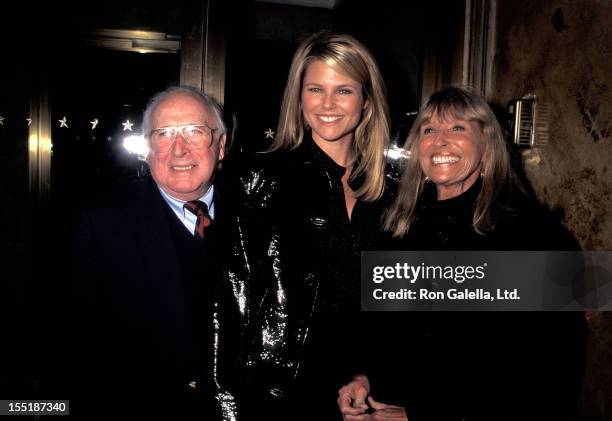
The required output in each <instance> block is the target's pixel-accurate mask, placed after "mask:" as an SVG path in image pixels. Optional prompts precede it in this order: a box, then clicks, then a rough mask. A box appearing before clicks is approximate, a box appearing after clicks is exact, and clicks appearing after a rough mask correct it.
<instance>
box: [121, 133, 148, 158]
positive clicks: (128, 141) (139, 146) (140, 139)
mask: <svg viewBox="0 0 612 421" xmlns="http://www.w3.org/2000/svg"><path fill="white" fill-rule="evenodd" d="M123 147H124V148H125V149H126V150H127V151H128V152H129V153H133V154H136V155H138V156H141V157H144V156H147V154H148V153H149V145H147V140H146V139H145V138H144V136H143V135H130V136H126V137H124V138H123Z"/></svg>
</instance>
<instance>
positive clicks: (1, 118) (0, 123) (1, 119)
mask: <svg viewBox="0 0 612 421" xmlns="http://www.w3.org/2000/svg"><path fill="white" fill-rule="evenodd" d="M4 120H5V118H4V117H2V116H1V115H0V126H4Z"/></svg>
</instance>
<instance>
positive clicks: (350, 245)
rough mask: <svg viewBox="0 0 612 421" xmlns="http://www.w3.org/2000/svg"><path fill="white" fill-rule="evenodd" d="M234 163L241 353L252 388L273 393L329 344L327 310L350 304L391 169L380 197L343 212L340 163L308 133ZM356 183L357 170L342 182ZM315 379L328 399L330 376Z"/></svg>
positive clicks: (283, 390) (348, 309)
mask: <svg viewBox="0 0 612 421" xmlns="http://www.w3.org/2000/svg"><path fill="white" fill-rule="evenodd" d="M237 165H238V167H239V168H238V169H237V172H238V173H239V174H240V175H239V177H238V178H237V181H238V183H237V185H235V189H236V190H237V191H239V192H240V198H239V202H238V203H237V204H236V207H237V208H238V215H237V219H236V221H235V223H234V224H232V225H233V228H234V233H233V235H232V243H233V248H234V250H235V251H236V252H235V260H234V263H235V265H234V266H233V269H232V271H233V272H234V273H235V274H236V276H235V279H236V285H235V290H237V291H240V290H245V291H249V293H248V294H245V299H246V301H247V302H248V305H247V306H246V310H245V319H246V320H247V322H246V323H247V324H249V326H250V327H249V329H248V333H247V336H249V337H251V342H250V346H247V354H248V356H247V357H246V359H247V362H246V363H247V365H248V366H249V367H256V369H258V370H259V371H260V374H259V376H258V378H259V380H258V382H259V383H258V384H259V388H260V389H261V386H262V385H263V386H264V389H266V390H267V393H269V394H270V395H272V396H277V397H280V396H285V395H286V394H287V393H288V391H290V390H292V389H293V390H295V387H296V383H295V379H296V378H297V379H300V378H302V376H304V374H306V375H308V374H312V372H311V373H309V368H308V367H310V362H313V361H316V360H317V358H318V357H314V358H311V357H312V356H313V355H318V351H317V350H319V349H321V348H324V349H329V348H330V346H331V345H332V344H330V343H329V342H326V339H327V338H329V337H330V335H331V334H332V333H333V332H334V331H337V327H338V326H339V325H341V324H342V323H341V322H340V321H338V319H336V318H335V317H336V315H345V314H349V313H352V314H356V313H357V312H358V311H359V301H360V284H359V268H360V253H361V250H364V249H366V248H368V247H369V245H370V244H371V243H372V241H373V239H374V237H375V236H376V235H377V234H378V233H379V231H380V226H381V225H380V224H381V215H382V212H383V210H384V209H385V207H386V206H387V205H388V204H389V203H390V202H391V199H392V194H393V193H394V191H395V186H396V185H397V179H398V177H397V173H396V172H395V171H394V170H393V169H392V168H391V167H389V168H388V169H387V171H386V173H385V189H384V193H383V196H382V198H381V199H380V200H379V201H376V202H372V203H368V202H364V201H359V200H358V201H357V203H356V204H355V207H354V208H353V212H352V218H351V219H349V217H348V214H347V210H346V204H345V199H344V191H343V185H342V181H341V178H342V176H343V175H344V172H345V168H343V167H341V166H339V165H338V164H336V163H335V162H334V161H333V160H332V159H331V158H330V157H329V156H327V155H326V154H325V153H324V152H323V151H322V150H321V149H320V148H319V147H318V146H317V145H316V143H315V142H314V141H313V140H312V139H311V138H310V137H307V138H306V139H304V141H303V142H302V144H301V145H300V146H299V147H298V148H296V149H294V150H291V151H277V152H274V153H266V154H259V155H256V156H254V157H252V159H251V160H250V161H248V162H246V163H245V162H240V163H237ZM230 171H231V168H230ZM361 183H363V176H361V177H358V178H357V179H355V180H353V181H352V182H351V187H352V188H353V189H357V188H358V187H359V186H360V185H361ZM241 280H246V282H244V283H242V281H241ZM330 315H334V318H330ZM323 330H324V331H323ZM328 333H329V334H328ZM336 337H337V335H336ZM262 338H263V339H262ZM334 351H336V350H334ZM305 356H306V357H305ZM328 359H329V358H328ZM308 360H310V362H309V361H308ZM329 360H330V361H333V359H329ZM316 367H319V366H316ZM319 368H320V367H319ZM328 374H330V375H331V373H328ZM328 377H329V376H328ZM319 383H320V384H326V385H333V389H331V390H333V393H332V395H331V399H330V401H329V402H330V403H331V404H332V406H335V391H336V390H337V387H339V386H340V384H339V383H338V382H333V383H332V382H331V381H330V379H329V378H328V379H324V380H323V382H322V383H321V382H319ZM315 407H316V405H315ZM334 412H337V410H335V411H334ZM330 416H331V415H330Z"/></svg>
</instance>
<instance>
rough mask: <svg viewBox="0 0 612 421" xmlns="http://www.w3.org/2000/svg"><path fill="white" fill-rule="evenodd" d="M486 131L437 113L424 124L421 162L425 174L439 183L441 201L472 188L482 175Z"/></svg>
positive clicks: (467, 122) (421, 135) (477, 126)
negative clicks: (442, 117) (441, 118)
mask: <svg viewBox="0 0 612 421" xmlns="http://www.w3.org/2000/svg"><path fill="white" fill-rule="evenodd" d="M483 152H484V134H483V132H482V130H481V129H480V125H479V124H478V123H476V122H474V121H465V120H458V119H456V118H448V119H447V120H445V121H441V120H440V119H439V118H438V116H437V114H434V115H432V117H431V120H430V121H429V122H426V123H425V124H423V125H422V126H421V130H420V134H419V162H420V164H421V168H422V170H423V172H424V173H425V175H426V176H427V177H429V179H430V180H431V181H433V182H434V183H435V184H436V187H437V189H438V200H444V199H450V198H451V197H455V196H458V195H459V194H461V193H463V192H464V191H466V190H467V189H469V188H470V187H471V186H472V185H473V184H474V182H475V181H476V180H477V179H478V177H479V176H480V161H481V160H482V155H483Z"/></svg>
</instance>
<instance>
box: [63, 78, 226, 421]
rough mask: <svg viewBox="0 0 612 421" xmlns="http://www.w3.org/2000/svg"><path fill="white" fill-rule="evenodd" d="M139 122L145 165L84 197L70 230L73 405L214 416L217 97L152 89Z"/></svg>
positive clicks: (220, 126)
mask: <svg viewBox="0 0 612 421" xmlns="http://www.w3.org/2000/svg"><path fill="white" fill-rule="evenodd" d="M143 126H144V133H145V136H146V137H147V139H148V142H149V147H150V152H149V155H148V163H149V166H150V169H151V176H150V177H147V178H145V179H144V180H140V181H138V182H137V183H135V184H132V185H129V186H127V187H126V188H124V189H122V190H120V191H116V192H113V194H112V195H110V196H107V197H104V198H102V199H100V200H96V201H94V203H93V204H90V205H89V206H86V207H85V209H84V210H83V212H81V217H80V220H79V224H78V229H77V231H76V232H77V238H76V246H77V247H76V258H74V259H73V265H74V267H73V271H74V273H73V275H74V276H73V277H72V278H73V280H74V287H75V289H74V291H75V292H76V296H75V297H74V298H73V299H72V301H73V303H76V308H73V310H74V313H72V314H71V315H70V317H71V319H72V320H73V321H74V320H78V321H79V322H80V323H79V324H78V328H79V331H78V332H77V333H76V334H77V335H78V337H79V339H78V343H76V344H75V347H74V348H75V350H77V354H78V355H74V359H73V361H72V363H71V365H73V366H74V368H76V370H75V371H76V377H75V378H73V390H72V392H71V393H72V394H73V395H72V398H71V399H73V403H72V408H71V409H73V410H74V412H75V413H79V412H80V413H81V414H83V415H85V416H86V418H88V419H89V418H92V416H95V415H97V414H99V415H101V417H102V418H105V417H106V416H107V415H110V414H116V413H117V412H128V413H138V414H142V413H152V412H156V413H158V414H159V413H166V414H167V415H170V416H172V417H174V418H175V419H176V418H177V415H180V416H178V418H180V419H182V417H183V416H187V415H189V416H191V415H193V416H199V417H200V418H202V416H205V418H202V419H216V418H219V417H220V414H218V413H217V414H216V416H213V414H214V413H215V412H214V411H216V409H215V408H216V406H217V403H218V402H215V396H218V395H219V382H218V379H217V377H216V376H217V374H218V364H220V362H221V361H220V360H221V359H222V358H223V357H224V356H227V355H229V354H224V355H218V354H217V350H218V348H217V343H218V339H219V338H218V335H219V329H218V327H219V323H218V320H216V318H217V317H218V311H217V310H218V309H217V307H216V305H217V304H218V301H219V300H218V298H219V296H220V294H221V292H220V291H221V290H222V289H223V283H222V282H221V281H220V280H221V267H220V265H219V261H220V259H219V256H220V254H221V253H222V252H221V245H220V242H219V235H218V229H219V224H220V221H221V220H222V218H223V215H222V212H223V211H222V209H223V208H222V203H221V202H220V201H219V196H220V195H219V191H218V189H216V188H215V186H214V184H213V180H214V176H215V172H216V169H217V167H218V163H219V161H220V160H222V159H223V157H224V153H225V152H224V146H225V141H226V128H225V125H224V123H223V119H222V115H221V109H220V107H219V106H218V105H217V104H216V103H215V102H214V100H212V99H211V98H210V97H208V96H207V95H205V94H203V93H202V92H200V91H198V90H196V89H193V88H189V87H172V88H169V89H167V90H165V91H163V92H161V93H158V94H157V95H155V96H154V97H153V98H152V99H151V100H150V102H149V104H148V106H147V108H146V110H145V113H144V118H143ZM74 381H76V382H77V383H76V384H77V388H78V390H76V391H75V390H74ZM226 403H227V402H226ZM226 409H227V408H226Z"/></svg>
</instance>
